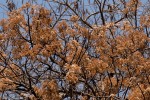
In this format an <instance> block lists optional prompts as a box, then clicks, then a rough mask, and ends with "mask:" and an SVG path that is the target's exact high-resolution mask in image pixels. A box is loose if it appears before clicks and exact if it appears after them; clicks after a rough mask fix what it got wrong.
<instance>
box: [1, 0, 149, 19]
mask: <svg viewBox="0 0 150 100" xmlns="http://www.w3.org/2000/svg"><path fill="white" fill-rule="evenodd" d="M6 1H7V0H0V20H1V19H2V18H6V8H5V7H4V5H6ZM13 1H15V4H16V5H17V6H21V2H22V0H13ZM23 1H24V2H27V1H30V2H31V0H23ZM34 1H37V2H38V3H42V2H43V1H44V0H34ZM86 1H87V2H88V0H86ZM146 1H148V0H141V2H143V3H146Z"/></svg>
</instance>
